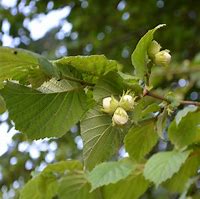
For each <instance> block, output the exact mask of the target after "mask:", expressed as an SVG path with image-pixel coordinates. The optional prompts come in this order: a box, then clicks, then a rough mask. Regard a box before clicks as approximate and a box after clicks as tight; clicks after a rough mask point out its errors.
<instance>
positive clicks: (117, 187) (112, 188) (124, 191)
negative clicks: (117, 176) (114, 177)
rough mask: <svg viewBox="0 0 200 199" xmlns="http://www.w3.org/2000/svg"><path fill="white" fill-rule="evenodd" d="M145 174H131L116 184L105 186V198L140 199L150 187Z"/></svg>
mask: <svg viewBox="0 0 200 199" xmlns="http://www.w3.org/2000/svg"><path fill="white" fill-rule="evenodd" d="M148 186H149V182H148V181H147V180H145V179H144V177H143V175H138V176H135V175H131V176H129V177H128V178H126V179H124V180H121V181H119V182H118V183H116V184H110V185H108V186H105V187H104V199H138V198H139V197H140V196H141V195H142V194H143V193H144V192H145V191H146V190H147V188H148Z"/></svg>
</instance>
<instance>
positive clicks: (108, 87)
mask: <svg viewBox="0 0 200 199" xmlns="http://www.w3.org/2000/svg"><path fill="white" fill-rule="evenodd" d="M124 89H125V87H124V85H123V79H122V78H121V77H120V76H119V75H118V74H117V73H114V72H110V73H108V74H107V75H105V76H103V77H102V78H100V79H99V80H98V82H97V84H96V85H95V87H94V99H95V100H96V101H98V100H100V99H102V98H104V97H108V96H111V95H117V96H119V95H121V94H122V93H123V90H124Z"/></svg>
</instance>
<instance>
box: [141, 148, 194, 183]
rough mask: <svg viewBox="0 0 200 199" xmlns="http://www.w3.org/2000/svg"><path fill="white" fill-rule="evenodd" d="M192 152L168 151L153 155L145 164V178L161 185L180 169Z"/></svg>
mask: <svg viewBox="0 0 200 199" xmlns="http://www.w3.org/2000/svg"><path fill="white" fill-rule="evenodd" d="M190 152H191V151H185V152H180V151H167V152H159V153H157V154H155V155H153V156H152V157H151V158H150V159H149V160H148V161H147V163H146V164H145V168H144V176H145V178H146V179H148V180H150V181H152V182H154V184H155V185H156V186H158V185H160V184H161V183H162V182H164V181H166V180H167V179H169V178H171V177H172V176H173V175H174V174H175V173H177V172H178V171H179V169H180V168H181V166H182V164H183V163H184V162H185V161H186V159H187V157H188V156H189V154H190Z"/></svg>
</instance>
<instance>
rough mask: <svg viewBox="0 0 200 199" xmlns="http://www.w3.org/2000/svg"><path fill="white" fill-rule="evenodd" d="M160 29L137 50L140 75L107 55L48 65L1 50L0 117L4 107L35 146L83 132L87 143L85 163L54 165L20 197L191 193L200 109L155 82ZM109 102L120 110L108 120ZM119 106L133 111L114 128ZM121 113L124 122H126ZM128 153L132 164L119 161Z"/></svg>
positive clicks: (135, 59) (25, 53)
mask: <svg viewBox="0 0 200 199" xmlns="http://www.w3.org/2000/svg"><path fill="white" fill-rule="evenodd" d="M161 26H162V25H160V26H157V27H155V28H154V29H152V30H150V31H149V32H147V33H146V34H145V35H144V36H143V37H142V38H141V40H140V41H139V43H138V45H137V46H136V48H135V50H134V52H133V54H132V63H133V67H134V68H135V71H136V72H135V75H133V73H132V71H133V70H132V71H131V72H129V73H125V72H124V71H123V70H122V68H123V67H121V65H120V64H118V62H117V61H114V60H109V59H107V58H106V57H105V56H103V55H91V56H70V57H64V58H61V59H59V60H53V61H52V60H51V61H50V60H47V59H46V58H44V57H42V56H40V55H38V54H35V53H31V52H28V51H26V50H23V49H13V48H4V47H2V48H0V52H2V54H1V55H0V64H1V67H0V74H1V75H0V80H1V82H2V88H1V90H0V94H1V96H2V97H3V98H2V99H1V101H2V103H0V105H1V107H0V110H4V109H5V107H4V106H5V104H6V107H7V109H8V112H9V116H10V118H11V119H12V120H13V122H14V123H15V125H16V129H18V130H20V131H21V132H22V133H24V134H25V135H26V136H27V138H28V139H30V140H31V139H32V140H34V139H41V138H44V137H49V138H55V137H56V138H58V137H60V136H63V135H64V134H65V133H68V131H69V130H70V128H71V127H72V126H73V125H77V126H78V127H80V134H81V136H82V139H83V158H82V159H83V164H82V163H81V162H78V161H76V160H71V161H69V160H67V161H60V162H58V163H55V164H52V165H51V164H50V165H48V166H47V167H46V168H45V169H44V170H43V171H42V172H41V173H39V174H37V175H35V176H34V177H33V178H32V179H31V180H30V181H29V182H28V183H27V184H26V185H25V186H24V187H23V188H22V189H21V190H20V196H19V198H21V199H25V198H30V197H32V196H34V197H35V198H38V199H40V198H41V199H43V198H45V199H48V198H49V199H50V198H55V197H56V198H68V197H70V198H74V199H78V198H83V199H84V198H87V199H88V198H89V199H93V198H94V199H96V198H97V199H98V198H99V199H102V198H105V199H108V198H109V199H110V198H113V199H114V198H115V199H116V198H117V199H122V198H130V199H131V198H139V197H140V196H141V195H142V194H144V193H145V192H146V193H147V192H148V191H147V190H148V188H149V187H151V188H152V187H153V186H154V185H155V188H154V189H159V188H161V187H164V188H166V189H169V190H170V191H172V192H173V191H174V192H181V193H184V194H190V190H189V188H190V186H191V187H192V183H190V182H191V177H193V178H192V179H195V180H196V178H194V176H195V174H196V173H197V170H198V167H197V165H198V163H199V160H198V159H196V158H194V159H193V155H194V154H195V155H196V154H197V156H198V154H199V125H200V121H199V118H200V117H199V116H200V115H199V114H200V113H199V109H198V107H199V106H200V103H199V102H196V101H188V100H184V98H183V99H180V98H181V97H185V96H181V97H180V96H177V93H176V92H172V91H170V92H169V91H168V90H169V88H168V90H167V89H163V91H160V90H159V89H158V84H157V85H156V83H153V78H155V76H153V75H155V73H154V72H156V71H154V70H156V69H157V68H158V69H159V68H161V67H160V66H156V63H155V62H154V60H153V59H152V58H150V57H149V56H148V48H149V46H150V44H151V42H152V40H153V37H154V35H153V34H154V32H155V31H156V30H157V29H158V28H159V27H161ZM15 52H17V53H15ZM2 55H3V56H2ZM10 57H11V58H12V59H10ZM27 60H28V61H30V62H28V63H27ZM11 68H12V70H10V69H11ZM189 69H190V68H189ZM189 69H188V70H189ZM165 70H173V68H172V67H171V66H168V67H166V69H165V68H162V71H163V73H164V74H165V73H166V71H165ZM190 78H191V79H192V78H193V82H194V81H197V80H198V79H197V80H194V79H195V77H193V76H192V75H191V77H190ZM30 79H31V81H30ZM162 92H163V93H162ZM159 93H160V95H159ZM183 93H184V92H183ZM111 96H112V97H113V96H114V97H115V98H116V100H117V102H119V103H118V106H117V107H116V110H114V111H113V112H112V113H105V112H104V111H103V107H102V100H103V98H105V97H111ZM125 96H128V98H124V97H125ZM121 99H124V100H127V101H126V102H125V103H130V104H131V106H129V109H127V110H126V111H125V110H124V112H125V113H126V119H127V118H128V119H127V120H126V122H125V123H120V122H119V123H116V122H115V120H114V119H113V118H114V116H115V114H116V111H117V110H118V109H119V107H120V109H122V110H123V105H122V104H123V103H120V102H121ZM129 99H134V100H133V101H129ZM3 100H4V101H5V104H4V101H3ZM188 105H192V106H188ZM177 110H179V112H178V113H177ZM120 114H121V113H119V117H118V118H117V119H118V120H119V121H120V120H122V119H123V116H124V115H123V114H121V115H120ZM167 119H168V120H169V121H170V122H169V123H170V124H167V122H166V120H167ZM168 127H169V128H168ZM166 129H167V132H166ZM162 134H163V135H162ZM166 135H167V136H166ZM163 139H166V140H167V141H166V142H168V146H167V147H166V148H165V151H164V152H160V150H155V149H154V148H155V147H159V145H156V144H157V143H161V142H162V141H163ZM122 147H125V149H126V151H127V152H128V154H129V157H128V158H123V159H122V160H118V152H119V149H120V148H122ZM188 170H191V172H188V173H187V172H185V171H188ZM184 174H185V175H184ZM180 176H181V177H182V176H183V177H184V185H182V186H180V187H179V188H178V189H177V190H176V189H174V184H173V183H174V181H173V179H174V180H177V179H178V180H177V181H179V179H180V178H181V177H180ZM195 180H193V181H192V182H195ZM188 183H189V185H190V186H189V187H187V186H185V184H188ZM191 193H192V192H191Z"/></svg>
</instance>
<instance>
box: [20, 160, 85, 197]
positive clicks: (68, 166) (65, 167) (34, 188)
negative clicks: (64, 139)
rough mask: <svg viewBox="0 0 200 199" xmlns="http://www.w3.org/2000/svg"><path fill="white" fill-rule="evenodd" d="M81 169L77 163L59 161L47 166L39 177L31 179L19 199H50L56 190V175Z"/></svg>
mask: <svg viewBox="0 0 200 199" xmlns="http://www.w3.org/2000/svg"><path fill="white" fill-rule="evenodd" d="M79 169H82V165H81V163H80V162H78V161H70V160H68V161H61V162H58V163H55V164H50V165H48V166H47V167H46V168H45V169H44V170H43V171H42V172H41V173H40V174H39V175H37V176H36V177H34V178H32V179H31V180H30V181H29V182H28V183H27V184H26V185H25V186H24V187H23V189H22V190H21V192H20V199H27V198H31V199H32V198H33V199H52V198H53V197H54V196H55V195H56V194H57V190H58V183H57V177H56V176H58V174H59V173H60V174H61V173H62V174H64V173H66V172H69V171H72V170H79Z"/></svg>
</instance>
